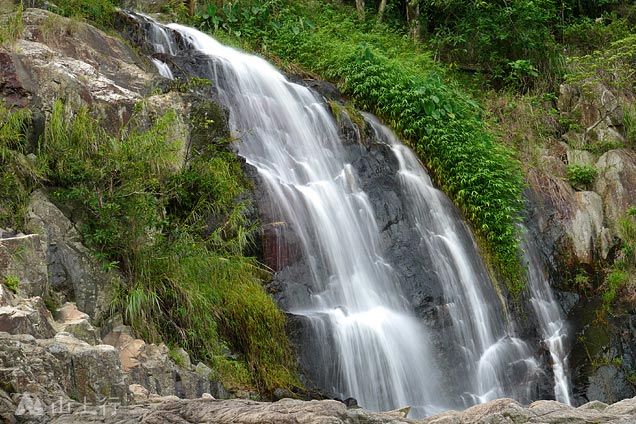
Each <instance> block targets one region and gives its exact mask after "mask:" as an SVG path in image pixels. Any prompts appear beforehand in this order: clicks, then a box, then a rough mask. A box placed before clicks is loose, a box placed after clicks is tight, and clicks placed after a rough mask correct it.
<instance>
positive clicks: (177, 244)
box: [39, 101, 297, 392]
mask: <svg viewBox="0 0 636 424" xmlns="http://www.w3.org/2000/svg"><path fill="white" fill-rule="evenodd" d="M139 109H140V110H138V113H137V115H136V116H144V113H142V112H143V104H142V105H140V108H139ZM178 119H179V118H178V117H177V116H176V115H175V113H174V112H168V113H165V114H164V115H163V116H162V117H160V118H157V119H156V121H155V122H154V124H153V125H152V126H150V128H147V129H145V128H146V127H147V125H146V124H145V123H144V122H143V120H141V119H138V118H135V117H133V119H131V121H130V122H129V123H128V124H127V125H126V126H125V127H124V128H122V130H121V131H120V133H119V134H117V135H110V134H107V133H106V132H105V131H104V130H103V128H102V127H101V125H100V123H99V122H98V121H96V120H95V119H94V118H92V117H91V116H90V115H89V112H88V111H87V110H85V109H81V110H78V111H72V110H68V109H66V108H65V105H64V104H63V103H62V102H60V101H58V102H57V103H56V104H55V107H54V108H53V111H52V115H51V117H50V120H49V122H48V125H47V127H46V134H45V137H44V140H43V142H42V144H41V148H40V152H39V154H40V160H41V161H43V162H44V163H46V165H47V167H48V178H49V184H51V185H53V186H55V187H57V189H56V191H55V194H56V196H57V197H58V199H59V200H60V201H64V202H68V203H70V204H72V205H73V206H74V208H75V210H76V211H81V212H82V213H83V216H84V217H83V218H82V222H81V224H82V234H83V236H84V237H85V240H86V243H87V244H88V246H89V247H91V248H92V249H93V250H94V251H96V252H99V254H100V255H101V256H102V257H103V258H104V259H105V260H106V263H108V264H109V265H110V266H113V265H117V266H118V267H119V270H120V271H121V272H122V273H123V275H124V277H125V283H123V284H122V286H121V287H118V295H117V298H116V300H115V303H114V304H113V310H114V312H117V311H121V312H122V313H123V315H124V317H125V320H126V321H127V322H128V323H130V324H131V325H132V326H133V328H135V330H136V331H137V332H138V333H139V334H140V336H142V337H143V338H145V339H146V340H148V341H160V340H162V341H165V342H167V343H168V344H170V345H173V346H182V347H184V348H186V349H187V350H188V351H189V352H190V353H191V355H192V356H193V358H194V359H196V360H203V361H206V362H208V363H210V364H212V365H213V367H214V368H215V369H216V370H217V372H218V373H219V377H220V378H221V379H222V381H224V382H226V384H228V385H229V386H233V387H234V388H235V389H240V388H248V387H254V386H256V387H258V389H260V390H262V391H263V392H269V391H271V390H273V389H274V388H276V387H291V386H294V385H296V384H297V383H296V380H295V377H294V375H295V374H294V371H293V370H294V365H293V359H292V356H291V351H290V348H289V345H288V342H287V338H286V335H285V331H284V327H285V319H284V316H283V314H282V313H281V312H280V311H279V310H278V309H277V307H276V305H275V304H274V302H273V300H272V299H271V297H270V296H269V295H267V294H266V293H265V291H264V289H263V287H262V286H261V281H262V280H263V279H264V278H267V273H266V272H265V271H264V270H263V269H262V268H261V266H260V265H259V264H258V263H257V262H256V260H255V259H253V258H249V257H246V256H244V255H243V252H244V251H245V249H246V248H247V246H248V244H249V243H250V237H251V233H252V232H253V230H254V228H253V226H252V224H250V222H249V220H248V219H247V217H246V211H247V208H248V205H247V204H246V203H245V202H240V201H237V199H238V198H239V197H240V195H241V193H243V192H244V191H245V190H246V188H247V181H246V180H245V179H244V177H243V176H242V173H241V170H240V166H239V163H238V160H237V159H236V157H235V156H234V155H232V154H231V153H229V152H228V151H227V150H226V149H225V148H224V146H223V145H217V146H207V148H206V149H205V150H204V151H202V152H199V153H200V154H199V155H198V156H196V157H193V158H192V159H189V160H188V161H185V159H184V154H185V153H184V152H185V150H184V145H183V143H184V140H179V139H175V138H174V133H173V131H172V129H173V127H174V126H175V124H176V123H177V120H178ZM184 162H185V163H184ZM225 345H227V346H229V347H230V348H231V349H233V350H235V351H236V352H240V353H241V355H242V356H241V357H240V360H233V359H231V358H228V357H226V356H225V354H224V353H223V352H225V351H226V350H227V349H226V348H224V346H225ZM224 373H227V374H224Z"/></svg>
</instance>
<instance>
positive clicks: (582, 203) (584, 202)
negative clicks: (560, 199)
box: [567, 191, 612, 264]
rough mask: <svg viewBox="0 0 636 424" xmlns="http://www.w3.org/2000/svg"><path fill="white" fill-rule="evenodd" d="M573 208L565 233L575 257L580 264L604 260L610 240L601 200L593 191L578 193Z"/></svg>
mask: <svg viewBox="0 0 636 424" xmlns="http://www.w3.org/2000/svg"><path fill="white" fill-rule="evenodd" d="M575 199H576V203H575V204H574V205H572V206H573V208H574V214H573V216H572V219H571V220H570V221H569V222H568V225H567V232H568V234H569V236H570V241H571V242H572V248H573V251H574V255H575V257H576V258H577V259H578V261H579V262H580V263H583V264H592V263H594V262H595V261H598V260H600V259H605V258H606V257H607V253H608V252H609V248H610V247H611V243H612V239H611V236H610V233H609V230H608V229H607V228H606V227H605V219H604V218H605V217H604V213H603V200H602V199H601V196H599V195H598V193H595V192H593V191H578V192H576V195H575Z"/></svg>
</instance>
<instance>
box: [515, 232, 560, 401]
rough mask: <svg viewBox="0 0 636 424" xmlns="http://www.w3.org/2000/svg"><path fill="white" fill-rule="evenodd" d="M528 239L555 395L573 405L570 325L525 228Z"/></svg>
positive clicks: (528, 261) (533, 291) (529, 265)
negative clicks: (569, 363)
mask: <svg viewBox="0 0 636 424" xmlns="http://www.w3.org/2000/svg"><path fill="white" fill-rule="evenodd" d="M522 231H523V233H524V239H523V242H522V248H523V251H524V258H525V261H526V265H527V269H528V272H527V273H528V285H529V289H530V294H531V296H532V297H531V299H530V302H531V303H532V307H533V308H534V312H535V314H536V316H537V319H538V321H539V325H540V329H541V337H542V338H543V343H544V345H545V347H546V348H547V349H548V351H549V352H550V359H551V364H552V371H553V373H554V397H555V399H556V400H558V401H559V402H563V403H565V404H567V405H572V398H571V388H570V382H569V378H568V369H569V368H568V354H569V352H568V347H567V325H566V322H565V319H564V318H563V316H562V315H561V308H560V307H559V304H558V303H557V301H556V300H555V299H554V295H553V293H552V289H551V287H550V281H549V278H548V277H547V272H546V266H545V263H544V261H543V260H542V259H541V256H540V255H539V252H537V249H536V246H535V243H533V242H532V240H531V239H530V237H529V235H528V232H527V230H526V229H525V228H522Z"/></svg>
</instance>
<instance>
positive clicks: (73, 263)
mask: <svg viewBox="0 0 636 424" xmlns="http://www.w3.org/2000/svg"><path fill="white" fill-rule="evenodd" d="M28 227H29V228H30V229H31V231H34V232H36V233H40V234H42V236H43V237H44V240H45V241H46V264H47V266H48V270H49V275H50V283H51V288H52V289H53V290H55V291H57V292H59V293H62V294H63V295H64V297H65V299H64V300H75V301H76V303H77V307H78V308H79V309H80V310H81V311H83V312H86V313H87V314H88V315H89V316H90V317H92V318H93V319H98V320H99V319H101V318H103V317H104V315H105V314H106V313H107V312H108V309H109V307H110V303H111V301H112V298H113V288H114V287H115V283H116V281H117V280H118V278H119V277H118V276H117V275H116V274H115V273H114V272H105V271H104V266H103V264H102V263H101V262H100V261H98V260H96V259H95V258H94V257H93V256H92V255H91V253H90V252H89V250H88V249H87V248H86V247H84V245H83V244H82V243H81V238H80V235H79V233H78V232H77V230H76V229H75V226H74V225H73V224H72V223H71V221H70V220H69V219H68V218H66V216H64V214H63V213H62V212H61V211H60V210H59V209H58V208H57V207H56V206H55V205H54V204H53V203H51V202H50V201H49V200H48V198H47V197H46V195H45V194H44V193H43V192H41V191H36V192H34V193H33V195H32V196H31V201H30V203H29V212H28Z"/></svg>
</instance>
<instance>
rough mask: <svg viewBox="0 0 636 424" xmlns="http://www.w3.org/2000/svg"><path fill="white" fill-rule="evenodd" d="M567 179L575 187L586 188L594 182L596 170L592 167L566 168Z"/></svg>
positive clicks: (577, 166)
mask: <svg viewBox="0 0 636 424" xmlns="http://www.w3.org/2000/svg"><path fill="white" fill-rule="evenodd" d="M566 173H567V177H568V180H569V181H570V183H572V185H573V186H575V187H587V186H589V185H590V184H592V183H593V182H594V180H595V179H596V176H597V175H598V170H597V169H596V168H594V167H592V166H586V165H579V164H573V165H568V167H567V171H566Z"/></svg>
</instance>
